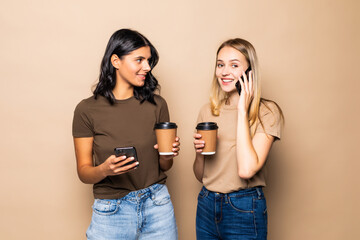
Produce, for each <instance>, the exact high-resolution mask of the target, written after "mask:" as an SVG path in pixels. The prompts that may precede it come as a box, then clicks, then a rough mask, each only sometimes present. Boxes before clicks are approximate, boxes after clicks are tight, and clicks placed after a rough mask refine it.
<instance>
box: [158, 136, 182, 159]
mask: <svg viewBox="0 0 360 240" xmlns="http://www.w3.org/2000/svg"><path fill="white" fill-rule="evenodd" d="M172 146H173V149H172V151H173V153H174V154H173V155H160V157H161V158H162V159H164V160H171V159H173V157H176V156H177V155H179V151H180V138H179V137H176V138H175V142H174V143H173V144H172ZM154 148H155V149H158V148H159V146H158V145H157V144H155V146H154Z"/></svg>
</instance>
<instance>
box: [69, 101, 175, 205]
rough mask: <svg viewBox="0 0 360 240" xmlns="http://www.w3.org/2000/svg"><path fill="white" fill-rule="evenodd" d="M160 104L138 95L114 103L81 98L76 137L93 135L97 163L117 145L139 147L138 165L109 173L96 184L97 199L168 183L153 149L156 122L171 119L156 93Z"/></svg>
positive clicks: (94, 154) (115, 196) (77, 111)
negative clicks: (122, 172)
mask: <svg viewBox="0 0 360 240" xmlns="http://www.w3.org/2000/svg"><path fill="white" fill-rule="evenodd" d="M154 99H155V102H156V104H157V105H154V104H151V103H149V102H147V101H145V102H143V103H142V104H141V103H140V101H138V100H137V99H136V98H135V97H131V98H129V99H126V100H116V102H115V104H114V105H111V104H110V103H109V101H108V100H107V99H106V98H104V97H102V96H98V98H97V99H95V98H94V96H92V97H90V98H87V99H84V100H82V101H81V102H80V103H79V104H78V105H77V107H76V109H75V112H74V120H73V130H72V131H73V136H74V137H75V138H82V137H93V138H94V143H93V159H94V165H95V166H98V165H100V164H101V163H103V162H104V161H105V160H106V159H107V158H108V157H109V156H110V155H113V154H114V148H115V147H130V146H133V147H135V148H136V152H137V157H138V160H139V166H138V168H137V169H135V170H133V171H130V172H128V173H125V174H121V175H118V176H109V177H106V178H105V179H103V180H102V181H100V182H99V183H96V184H94V187H93V192H94V197H95V198H100V199H116V198H122V197H123V196H125V195H126V194H128V193H129V192H130V191H135V190H139V189H142V188H146V187H149V186H150V185H152V184H155V183H165V180H166V175H165V173H164V172H163V171H162V170H161V169H160V166H159V153H158V151H157V150H156V149H154V145H155V144H156V136H155V132H154V125H155V123H157V122H167V121H169V112H168V107H167V104H166V102H165V100H164V99H163V98H162V97H160V96H158V95H155V96H154Z"/></svg>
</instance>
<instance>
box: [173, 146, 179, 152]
mask: <svg viewBox="0 0 360 240" xmlns="http://www.w3.org/2000/svg"><path fill="white" fill-rule="evenodd" d="M172 151H173V152H174V153H175V152H178V151H180V148H179V147H177V148H173V149H172Z"/></svg>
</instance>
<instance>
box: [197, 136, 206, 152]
mask: <svg viewBox="0 0 360 240" xmlns="http://www.w3.org/2000/svg"><path fill="white" fill-rule="evenodd" d="M200 138H201V134H199V133H194V139H195V140H194V147H195V151H196V152H197V153H201V152H202V151H203V148H204V147H205V141H204V140H200Z"/></svg>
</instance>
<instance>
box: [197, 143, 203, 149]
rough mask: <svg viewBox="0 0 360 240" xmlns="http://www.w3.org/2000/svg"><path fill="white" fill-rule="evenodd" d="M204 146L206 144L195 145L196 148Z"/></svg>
mask: <svg viewBox="0 0 360 240" xmlns="http://www.w3.org/2000/svg"><path fill="white" fill-rule="evenodd" d="M204 147H205V144H197V145H195V148H196V149H202V148H204Z"/></svg>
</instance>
